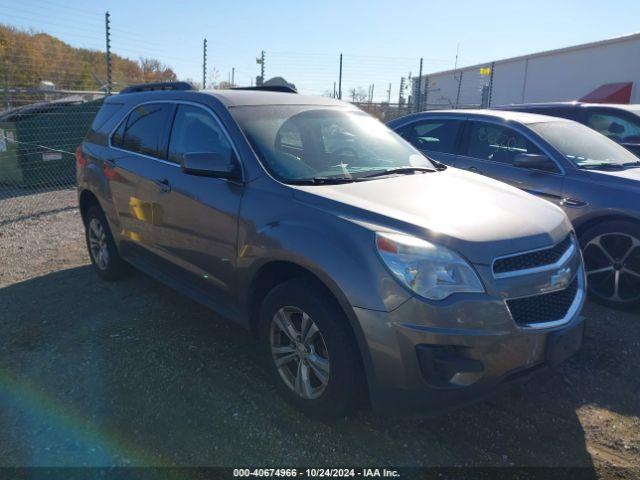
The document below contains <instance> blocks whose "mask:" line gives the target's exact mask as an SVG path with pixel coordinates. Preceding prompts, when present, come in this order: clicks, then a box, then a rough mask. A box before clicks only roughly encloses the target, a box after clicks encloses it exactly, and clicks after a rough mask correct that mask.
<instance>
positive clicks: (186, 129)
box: [169, 105, 233, 163]
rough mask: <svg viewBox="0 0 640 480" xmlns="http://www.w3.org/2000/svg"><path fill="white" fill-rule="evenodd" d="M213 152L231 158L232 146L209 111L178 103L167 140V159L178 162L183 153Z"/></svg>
mask: <svg viewBox="0 0 640 480" xmlns="http://www.w3.org/2000/svg"><path fill="white" fill-rule="evenodd" d="M195 152H215V153H219V154H220V155H222V156H223V157H224V158H228V159H231V156H232V152H233V150H232V148H231V145H230V143H229V141H228V140H227V138H226V137H225V135H224V132H223V131H222V128H221V127H220V125H219V124H218V122H216V120H215V119H214V118H213V116H212V115H211V113H209V112H207V111H206V110H204V109H202V108H200V107H194V106H193V105H179V106H178V110H177V111H176V116H175V119H174V121H173V128H172V129H171V139H170V140H169V161H170V162H175V163H180V160H181V159H182V156H183V155H184V154H185V153H195Z"/></svg>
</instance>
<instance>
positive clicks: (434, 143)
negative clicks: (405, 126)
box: [408, 119, 462, 153]
mask: <svg viewBox="0 0 640 480" xmlns="http://www.w3.org/2000/svg"><path fill="white" fill-rule="evenodd" d="M461 124H462V122H461V121H459V120H441V119H435V120H425V121H422V122H417V123H414V124H413V125H412V128H411V132H409V137H408V138H409V139H410V141H411V143H413V145H415V146H416V147H418V148H419V149H420V150H430V151H433V152H443V153H454V150H455V143H456V137H457V135H458V130H459V129H460V125H461Z"/></svg>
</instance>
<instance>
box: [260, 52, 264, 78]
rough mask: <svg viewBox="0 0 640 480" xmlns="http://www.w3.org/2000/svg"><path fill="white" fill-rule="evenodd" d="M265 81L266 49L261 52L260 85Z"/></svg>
mask: <svg viewBox="0 0 640 480" xmlns="http://www.w3.org/2000/svg"><path fill="white" fill-rule="evenodd" d="M263 83H264V50H262V52H261V53H260V86H262V84H263Z"/></svg>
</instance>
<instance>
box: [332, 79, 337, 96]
mask: <svg viewBox="0 0 640 480" xmlns="http://www.w3.org/2000/svg"><path fill="white" fill-rule="evenodd" d="M336 96H337V93H336V82H333V98H336Z"/></svg>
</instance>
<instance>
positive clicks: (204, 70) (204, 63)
mask: <svg viewBox="0 0 640 480" xmlns="http://www.w3.org/2000/svg"><path fill="white" fill-rule="evenodd" d="M205 88H207V39H206V38H205V39H204V41H203V42H202V89H203V90H204V89H205Z"/></svg>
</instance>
